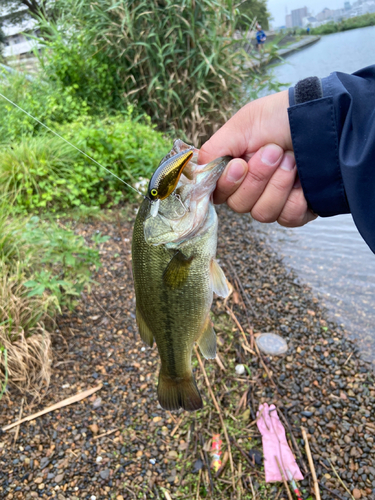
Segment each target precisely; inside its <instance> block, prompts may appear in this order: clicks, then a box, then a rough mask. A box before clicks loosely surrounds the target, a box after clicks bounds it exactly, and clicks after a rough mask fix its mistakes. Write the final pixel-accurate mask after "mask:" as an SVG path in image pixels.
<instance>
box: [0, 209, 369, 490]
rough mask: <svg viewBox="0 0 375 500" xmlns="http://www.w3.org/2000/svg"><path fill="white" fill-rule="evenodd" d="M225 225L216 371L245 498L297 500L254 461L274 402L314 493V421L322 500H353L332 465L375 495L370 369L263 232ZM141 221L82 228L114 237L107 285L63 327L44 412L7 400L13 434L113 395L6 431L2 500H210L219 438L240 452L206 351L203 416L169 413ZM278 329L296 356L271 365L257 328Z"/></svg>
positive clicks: (0, 452) (226, 477)
mask: <svg viewBox="0 0 375 500" xmlns="http://www.w3.org/2000/svg"><path fill="white" fill-rule="evenodd" d="M219 218H220V237H219V249H218V257H219V258H220V260H221V264H222V265H223V268H224V269H225V272H226V274H227V276H228V278H229V280H230V281H231V283H232V284H233V286H234V289H235V291H234V293H233V294H232V296H231V297H230V299H229V301H228V303H227V304H226V305H225V304H224V302H223V301H221V300H216V301H215V303H214V307H213V321H214V324H215V328H216V331H217V334H218V343H219V346H220V347H219V358H220V361H219V362H208V361H205V362H204V366H205V370H206V371H207V374H208V378H209V380H210V383H211V385H212V387H213V388H214V393H215V397H216V399H217V401H218V403H219V406H220V409H221V412H222V416H223V418H224V421H225V424H226V427H227V430H228V434H229V436H230V439H231V451H232V455H233V467H234V478H235V488H236V489H239V493H238V494H239V495H240V497H241V498H242V499H252V498H253V494H252V488H254V491H256V493H257V494H258V498H259V499H263V500H270V499H271V498H272V499H274V498H285V494H284V496H283V493H282V491H283V487H282V486H281V485H279V484H277V485H272V486H270V485H265V483H264V473H263V472H262V471H263V468H262V466H260V465H257V464H256V463H255V462H254V463H253V465H250V462H251V460H250V461H249V456H250V455H251V456H255V457H257V460H258V459H259V460H261V455H259V452H261V449H262V447H261V439H260V434H259V432H258V430H257V427H256V426H255V425H253V424H254V418H255V413H256V411H257V408H258V406H259V404H260V403H261V402H268V403H271V402H273V403H275V404H276V405H277V407H278V409H279V413H283V414H284V415H285V417H286V421H287V422H288V423H289V426H290V432H291V433H292V434H293V436H294V438H295V441H296V444H297V446H298V449H295V448H294V443H293V442H292V443H291V446H292V448H293V449H294V453H295V454H296V456H297V458H298V461H299V463H300V467H301V470H302V471H303V473H304V475H305V477H306V479H305V480H304V481H303V482H302V489H303V490H304V491H305V494H304V495H305V497H307V496H308V494H309V493H311V492H312V481H311V474H310V472H309V469H308V466H305V465H304V463H306V459H305V458H304V448H303V446H302V444H301V441H300V439H301V431H300V428H301V425H303V426H305V427H306V428H307V429H308V432H309V440H310V446H311V448H312V453H313V458H314V463H315V468H316V471H317V475H318V479H319V482H320V484H321V493H322V499H324V500H332V499H333V498H349V496H348V495H347V493H346V492H345V490H344V489H343V488H342V486H341V484H340V482H339V480H338V479H337V478H336V476H335V473H334V472H333V470H332V468H331V463H332V464H333V465H334V467H335V470H336V471H337V472H338V474H339V476H340V477H341V480H342V481H343V482H344V484H345V485H346V486H347V487H348V488H349V490H350V491H354V490H356V491H355V492H354V493H355V495H356V498H368V499H374V498H375V495H374V493H375V492H374V491H373V490H374V488H375V484H374V482H375V469H374V467H373V463H372V458H371V457H372V456H373V454H374V452H375V446H374V436H375V415H374V412H373V410H372V408H373V405H374V403H375V390H374V380H373V375H372V374H371V373H370V371H369V365H367V364H366V363H365V362H363V361H362V360H361V359H360V357H359V356H358V354H357V349H356V346H355V344H354V343H353V342H352V341H350V340H348V339H347V338H346V335H345V332H344V331H342V330H341V329H340V328H338V327H337V325H335V324H334V323H332V322H331V321H329V320H328V319H327V315H326V313H325V311H324V310H323V309H322V308H321V307H320V305H319V303H318V301H317V299H316V298H314V296H313V295H312V293H311V291H310V289H309V288H308V287H307V286H305V285H303V284H301V283H299V281H298V280H297V279H296V276H295V275H294V274H293V273H292V272H290V271H287V270H286V269H285V267H284V265H283V264H282V262H281V261H280V260H279V259H278V257H277V255H276V254H275V253H274V252H273V251H272V249H270V248H269V247H268V246H267V243H266V242H265V241H263V240H261V239H259V238H258V236H257V235H256V234H255V233H254V232H253V231H252V222H251V219H250V217H249V216H247V215H244V216H239V215H236V214H233V213H232V212H230V211H229V210H228V209H226V208H224V207H220V209H219ZM133 220H134V214H133V213H132V214H130V212H129V213H127V214H125V215H124V214H121V224H120V225H119V224H118V223H117V222H114V221H116V215H115V214H112V215H111V220H110V221H109V220H107V221H98V220H91V221H88V222H85V223H79V224H76V225H75V232H77V233H78V234H81V235H82V236H84V237H85V238H86V239H87V241H89V239H90V237H91V236H92V235H93V234H95V233H97V232H98V231H100V232H101V234H102V235H108V236H109V237H110V239H109V240H108V241H107V242H105V243H103V244H102V247H101V258H102V262H103V268H102V269H101V270H100V271H99V272H98V274H97V275H96V277H95V279H96V281H97V282H98V286H97V287H95V289H94V291H93V293H92V294H91V295H87V296H84V297H83V298H82V301H81V303H80V305H79V306H78V308H77V309H76V311H75V312H74V313H65V314H64V315H62V316H61V317H60V318H59V319H58V325H57V329H56V332H55V344H54V351H53V352H54V358H53V362H52V366H53V373H52V377H51V383H50V386H49V387H48V388H46V389H45V391H44V392H43V394H42V396H43V400H42V403H41V404H36V403H34V404H32V403H31V402H29V401H27V400H23V399H22V397H21V396H17V394H16V393H14V392H13V391H12V392H11V393H10V394H9V396H8V397H4V398H3V399H2V400H1V402H0V407H1V411H0V427H3V426H4V425H6V424H8V423H11V422H14V421H16V420H18V419H19V417H20V415H21V414H22V416H27V415H30V414H31V413H33V412H36V411H38V410H39V409H41V408H44V407H47V406H49V405H52V404H54V403H57V402H59V401H61V400H63V399H65V398H67V397H69V396H71V395H74V394H76V393H78V392H81V391H83V390H85V389H88V388H90V387H94V386H98V385H99V384H102V388H101V389H100V390H99V391H98V392H97V393H95V394H94V395H93V396H91V397H90V398H87V399H84V400H83V401H82V402H80V403H76V404H73V405H71V406H68V407H66V408H64V409H61V410H57V411H55V412H51V413H48V414H46V415H44V416H42V417H39V418H36V419H34V420H32V421H30V422H27V423H24V424H22V425H21V426H20V428H19V433H18V434H15V433H14V432H13V431H7V432H6V433H4V434H2V435H1V436H0V496H1V497H2V498H6V499H21V498H22V499H29V498H58V500H64V499H72V500H77V499H79V500H81V499H91V498H92V499H94V498H96V499H97V500H99V499H104V498H105V499H107V498H116V499H117V500H121V499H128V498H129V499H133V498H144V499H147V500H148V499H152V498H168V496H167V494H166V493H164V491H165V490H166V491H168V492H169V493H170V495H171V497H172V498H173V499H177V498H180V499H182V498H184V499H193V498H194V499H195V498H197V488H198V489H199V494H200V495H201V496H202V497H204V496H205V495H207V493H206V492H207V491H208V490H209V483H210V479H209V476H208V470H207V468H206V467H205V466H204V464H205V462H206V460H207V458H208V460H209V457H207V455H209V453H208V452H205V450H208V449H209V444H210V440H211V438H212V435H213V434H215V433H220V434H221V439H222V440H223V451H224V452H225V450H226V449H227V445H226V442H225V439H224V434H223V430H222V427H221V424H220V419H219V415H218V414H217V411H216V409H215V407H214V405H213V403H212V400H211V398H210V396H209V393H208V389H207V386H206V383H205V378H204V374H203V373H202V372H201V370H200V368H199V366H198V363H197V362H196V359H195V356H194V365H195V367H196V378H197V383H198V386H199V388H200V390H201V392H202V395H203V399H204V402H205V407H204V409H203V410H201V411H199V412H197V413H194V414H188V413H186V412H181V413H178V414H176V413H175V414H171V413H169V412H165V411H164V410H161V409H160V408H159V407H158V404H157V400H156V384H157V373H158V365H159V361H158V355H157V351H156V349H149V348H148V347H147V346H145V345H144V344H143V343H142V342H141V341H140V340H139V337H138V334H137V333H136V331H137V328H136V324H135V316H134V313H135V307H134V292H133V286H132V281H131V273H130V269H129V256H130V239H131V228H132V223H133ZM242 290H243V291H244V294H243V293H242ZM244 304H247V305H246V307H244ZM228 308H229V309H228ZM228 311H232V312H230V314H228ZM231 314H234V315H235V317H236V319H237V322H235V321H234V320H233V316H231ZM239 325H240V326H241V328H243V330H244V332H245V337H246V342H245V341H244V336H243V334H242V333H241V332H240V330H239ZM250 328H251V329H250ZM266 331H274V332H276V333H279V334H281V335H282V336H284V337H285V338H286V340H287V341H288V344H289V351H288V352H287V354H286V356H283V357H281V358H275V357H273V358H271V357H263V359H262V360H263V363H264V365H263V364H262V362H261V361H260V359H259V357H258V355H256V353H255V352H254V351H253V349H252V339H251V337H252V335H251V334H250V333H251V332H253V333H255V334H256V333H259V332H266ZM248 346H250V349H251V350H252V351H253V353H252V352H249V347H248ZM238 363H241V364H244V365H246V366H247V368H246V370H245V373H244V374H241V375H238V374H237V373H236V371H235V366H236V365H237V364H238ZM264 366H265V367H266V368H267V370H265V368H264ZM241 401H242V403H241ZM285 425H286V424H285ZM240 449H241V450H243V451H244V453H245V455H247V457H248V458H245V457H244V455H243V454H242V453H241V451H240ZM251 450H252V451H251ZM249 453H250V455H249ZM300 456H302V458H303V461H301V460H300V458H299V457H300ZM249 477H251V481H252V482H251V484H250V481H249ZM232 478H233V474H232V472H231V468H230V464H229V462H228V463H227V465H226V468H225V470H224V471H223V473H222V474H221V476H220V477H219V478H217V479H215V478H213V485H214V495H213V498H224V499H229V498H230V497H231V495H232V492H231V490H232V488H233V480H232ZM358 495H360V496H358ZM208 496H209V494H208ZM198 498H199V495H198Z"/></svg>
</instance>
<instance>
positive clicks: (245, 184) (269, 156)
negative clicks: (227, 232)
mask: <svg viewBox="0 0 375 500" xmlns="http://www.w3.org/2000/svg"><path fill="white" fill-rule="evenodd" d="M283 153H284V151H283V150H282V149H281V148H280V146H277V145H276V144H268V145H267V146H265V147H264V148H261V149H260V150H258V151H257V152H256V153H255V154H254V156H252V158H251V159H250V160H249V163H248V165H249V167H248V173H247V175H246V177H245V178H244V180H243V181H242V184H241V185H240V186H239V188H238V189H237V190H236V191H235V192H234V193H233V194H232V195H231V196H230V197H229V198H228V199H227V203H228V205H229V206H230V208H231V209H232V210H234V211H235V212H240V213H245V212H250V211H251V209H252V208H253V206H254V205H255V203H256V202H257V201H258V199H259V197H260V195H261V194H262V193H263V190H264V188H265V187H266V185H267V183H268V181H269V180H270V179H271V177H272V175H273V174H274V172H275V170H276V169H277V167H278V166H279V164H280V161H281V158H282V156H283Z"/></svg>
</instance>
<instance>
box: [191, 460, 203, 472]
mask: <svg viewBox="0 0 375 500" xmlns="http://www.w3.org/2000/svg"><path fill="white" fill-rule="evenodd" d="M203 465H204V464H203V462H202V460H201V459H200V458H198V460H196V461H195V462H194V464H193V470H192V473H193V474H197V472H199V471H200V470H201V469H202V467H203Z"/></svg>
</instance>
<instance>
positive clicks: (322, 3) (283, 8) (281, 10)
mask: <svg viewBox="0 0 375 500" xmlns="http://www.w3.org/2000/svg"><path fill="white" fill-rule="evenodd" d="M350 3H353V2H352V1H351V2H350ZM267 4H268V10H269V12H271V14H272V17H273V18H274V19H273V21H271V24H272V25H273V26H275V27H277V26H283V25H285V14H286V12H287V13H288V14H290V11H291V10H293V9H299V8H300V7H307V8H308V10H309V12H311V13H312V14H318V13H319V12H321V11H322V10H323V9H324V7H327V8H328V9H342V8H343V7H344V0H268V2H267Z"/></svg>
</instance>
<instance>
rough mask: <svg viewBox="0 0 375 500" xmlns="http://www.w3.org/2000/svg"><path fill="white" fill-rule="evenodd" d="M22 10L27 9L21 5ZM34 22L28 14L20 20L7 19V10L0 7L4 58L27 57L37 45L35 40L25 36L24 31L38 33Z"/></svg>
mask: <svg viewBox="0 0 375 500" xmlns="http://www.w3.org/2000/svg"><path fill="white" fill-rule="evenodd" d="M22 10H24V11H25V12H26V11H27V9H23V8H22V7H21V8H20V11H22ZM36 24H37V23H36V21H35V19H33V18H32V17H30V16H26V17H25V19H24V20H23V21H22V22H19V23H13V22H12V21H11V20H10V19H9V12H8V11H7V10H6V9H5V8H4V7H0V25H1V27H2V30H3V32H4V35H5V47H4V50H3V54H4V56H5V57H6V58H9V57H17V58H23V57H28V54H30V53H31V52H32V51H33V49H34V47H37V46H38V42H37V41H35V40H30V39H28V38H27V36H25V33H30V34H32V35H38V33H37V32H36V30H35V27H36Z"/></svg>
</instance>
